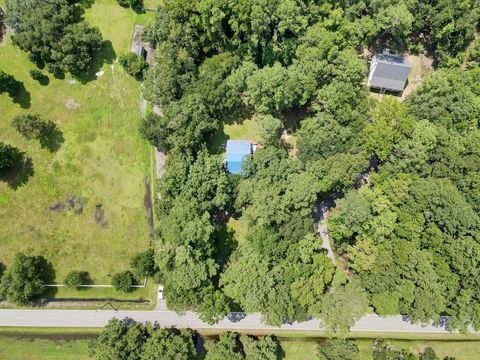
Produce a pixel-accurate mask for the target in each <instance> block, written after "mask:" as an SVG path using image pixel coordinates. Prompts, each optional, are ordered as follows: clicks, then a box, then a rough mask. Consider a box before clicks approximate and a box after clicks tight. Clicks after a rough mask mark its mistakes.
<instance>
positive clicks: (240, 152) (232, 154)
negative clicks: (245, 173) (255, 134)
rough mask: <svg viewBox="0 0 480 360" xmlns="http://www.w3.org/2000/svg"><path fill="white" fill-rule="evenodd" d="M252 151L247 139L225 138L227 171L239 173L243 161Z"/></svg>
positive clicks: (250, 143)
mask: <svg viewBox="0 0 480 360" xmlns="http://www.w3.org/2000/svg"><path fill="white" fill-rule="evenodd" d="M252 152H253V146H252V142H251V141H248V140H227V161H226V165H227V171H228V172H229V173H230V174H235V175H238V174H241V173H242V168H243V161H244V160H245V158H246V157H247V156H250V155H251V154H252Z"/></svg>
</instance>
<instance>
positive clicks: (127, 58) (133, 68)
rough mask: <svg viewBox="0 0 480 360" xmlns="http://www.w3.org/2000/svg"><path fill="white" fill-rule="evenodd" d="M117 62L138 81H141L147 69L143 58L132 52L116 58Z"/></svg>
mask: <svg viewBox="0 0 480 360" xmlns="http://www.w3.org/2000/svg"><path fill="white" fill-rule="evenodd" d="M118 62H119V63H120V65H122V66H123V68H124V69H125V71H126V72H127V73H128V74H129V75H131V76H133V77H134V78H135V79H138V80H142V79H143V74H144V73H145V71H146V70H147V69H148V64H147V62H146V61H145V60H144V59H143V57H142V56H140V55H137V54H135V53H134V52H129V53H126V54H122V55H120V56H119V57H118Z"/></svg>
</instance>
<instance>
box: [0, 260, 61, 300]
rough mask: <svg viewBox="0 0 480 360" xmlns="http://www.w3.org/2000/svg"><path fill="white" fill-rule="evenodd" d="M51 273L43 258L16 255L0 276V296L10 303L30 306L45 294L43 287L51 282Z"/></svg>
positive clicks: (49, 266)
mask: <svg viewBox="0 0 480 360" xmlns="http://www.w3.org/2000/svg"><path fill="white" fill-rule="evenodd" d="M51 273H52V270H51V265H50V264H49V263H48V262H47V261H46V260H45V258H44V257H42V256H27V255H25V254H22V253H18V254H16V255H15V260H14V262H13V264H12V266H11V267H10V268H9V269H8V271H7V272H6V273H5V274H4V275H3V276H2V280H1V282H0V294H1V295H2V297H6V298H7V300H8V301H10V302H11V303H14V304H19V305H30V304H32V303H33V302H34V301H37V300H39V299H40V298H41V297H42V296H43V295H44V294H45V292H46V289H47V288H46V287H45V286H44V285H45V284H47V283H48V282H49V281H51Z"/></svg>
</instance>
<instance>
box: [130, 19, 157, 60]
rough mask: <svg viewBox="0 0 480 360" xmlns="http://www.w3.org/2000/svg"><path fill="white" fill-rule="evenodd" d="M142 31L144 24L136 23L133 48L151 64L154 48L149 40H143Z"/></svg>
mask: <svg viewBox="0 0 480 360" xmlns="http://www.w3.org/2000/svg"><path fill="white" fill-rule="evenodd" d="M142 33H143V26H140V25H135V30H134V31H133V38H132V47H131V50H132V52H134V53H135V54H137V55H138V56H141V57H143V59H144V60H145V61H146V62H147V63H149V64H150V62H151V60H152V56H153V49H152V48H151V46H150V45H149V44H148V43H147V42H145V41H143V40H142Z"/></svg>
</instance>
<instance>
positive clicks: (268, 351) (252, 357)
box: [205, 332, 280, 360]
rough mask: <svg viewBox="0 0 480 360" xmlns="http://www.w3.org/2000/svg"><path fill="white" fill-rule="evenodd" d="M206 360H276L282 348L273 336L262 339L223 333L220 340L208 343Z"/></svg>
mask: <svg viewBox="0 0 480 360" xmlns="http://www.w3.org/2000/svg"><path fill="white" fill-rule="evenodd" d="M205 347H206V349H207V356H206V357H205V359H206V360H224V359H232V360H235V359H238V360H242V359H249V360H276V359H278V352H279V350H280V346H279V344H278V342H277V341H276V340H274V339H273V338H272V337H271V336H264V337H260V338H255V337H251V336H248V335H241V336H238V334H236V333H231V332H225V333H221V334H220V336H219V340H218V341H215V342H213V341H212V342H208V343H206V345H205Z"/></svg>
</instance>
